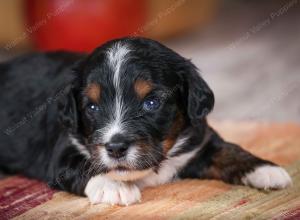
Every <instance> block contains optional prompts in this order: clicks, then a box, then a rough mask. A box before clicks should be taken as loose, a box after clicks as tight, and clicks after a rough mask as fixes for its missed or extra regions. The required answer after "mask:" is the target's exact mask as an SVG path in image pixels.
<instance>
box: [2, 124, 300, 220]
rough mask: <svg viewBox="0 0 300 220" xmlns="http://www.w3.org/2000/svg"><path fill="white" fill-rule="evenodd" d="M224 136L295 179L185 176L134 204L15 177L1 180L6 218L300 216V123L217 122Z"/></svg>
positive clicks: (254, 217) (287, 217)
mask: <svg viewBox="0 0 300 220" xmlns="http://www.w3.org/2000/svg"><path fill="white" fill-rule="evenodd" d="M212 124H213V127H215V128H216V130H217V131H219V132H220V133H221V134H222V136H223V137H224V138H225V139H227V140H229V141H233V142H236V143H239V144H241V145H242V146H243V147H244V148H246V149H247V150H249V151H250V152H252V153H255V154H256V155H259V156H261V157H263V158H265V159H270V160H273V161H275V162H277V163H279V164H281V165H283V166H284V167H286V168H287V170H288V172H289V173H290V174H291V176H292V178H293V181H294V184H293V186H292V187H290V188H289V189H286V190H281V191H268V192H265V191H259V190H255V189H251V188H248V187H244V186H232V185H228V184H225V183H223V182H220V181H209V180H184V181H180V182H176V183H171V184H166V185H163V186H159V187H155V188H148V189H146V190H144V191H143V193H142V202H141V203H139V204H135V205H131V206H128V207H120V206H110V205H106V204H99V205H90V204H89V202H88V200H87V199H86V198H81V197H77V196H74V195H71V194H68V193H65V192H59V191H54V190H51V189H49V188H48V187H47V185H46V184H44V183H41V182H39V181H36V180H29V179H27V178H24V177H21V176H13V177H9V178H6V179H4V180H1V181H0V219H10V218H16V219H122V220H126V219H130V220H134V219H143V220H145V219H300V126H299V125H295V124H263V123H253V122H250V123H246V122H245V123H241V122H239V123H233V122H222V123H220V122H218V123H216V122H212Z"/></svg>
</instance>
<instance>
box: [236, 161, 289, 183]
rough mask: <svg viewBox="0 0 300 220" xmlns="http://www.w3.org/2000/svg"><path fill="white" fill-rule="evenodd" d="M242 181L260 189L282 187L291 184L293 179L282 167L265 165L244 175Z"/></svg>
mask: <svg viewBox="0 0 300 220" xmlns="http://www.w3.org/2000/svg"><path fill="white" fill-rule="evenodd" d="M242 182H243V183H244V184H245V185H249V186H252V187H255V188H258V189H282V188H285V187H287V186H289V185H291V184H292V179H291V177H290V175H289V174H288V173H287V172H286V171H285V170H284V169H283V168H282V167H279V166H272V165H263V166H260V167H258V168H256V169H255V170H254V171H253V172H250V173H248V174H247V175H246V176H245V177H243V178H242Z"/></svg>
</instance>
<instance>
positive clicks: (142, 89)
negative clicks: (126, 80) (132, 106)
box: [134, 79, 153, 99]
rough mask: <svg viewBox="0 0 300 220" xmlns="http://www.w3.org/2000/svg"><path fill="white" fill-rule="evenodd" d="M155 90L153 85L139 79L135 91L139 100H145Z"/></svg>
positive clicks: (135, 84)
mask: <svg viewBox="0 0 300 220" xmlns="http://www.w3.org/2000/svg"><path fill="white" fill-rule="evenodd" d="M152 89H153V86H152V83H151V82H149V81H146V80H141V79H138V80H136V81H135V83H134V90H135V92H136V94H137V95H138V97H139V98H141V99H142V98H144V97H145V96H146V95H147V94H148V93H149V92H150V91H151V90H152Z"/></svg>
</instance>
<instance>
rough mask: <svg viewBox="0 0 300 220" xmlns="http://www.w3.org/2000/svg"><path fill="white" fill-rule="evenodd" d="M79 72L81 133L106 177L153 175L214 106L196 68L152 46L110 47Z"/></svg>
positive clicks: (130, 42) (135, 42)
mask: <svg viewBox="0 0 300 220" xmlns="http://www.w3.org/2000/svg"><path fill="white" fill-rule="evenodd" d="M78 71H79V72H80V73H79V74H80V86H79V87H78V88H77V95H76V98H75V100H76V102H77V108H78V109H77V110H76V111H77V112H78V117H77V120H78V122H77V123H78V127H79V128H80V129H79V130H78V132H79V133H81V134H82V136H83V137H84V140H85V145H86V147H87V150H88V151H89V152H90V154H91V157H92V159H93V160H95V161H99V163H101V165H102V166H103V167H105V169H106V171H107V172H108V173H112V172H127V173H128V172H133V171H145V170H149V169H151V168H153V169H155V168H156V167H158V166H159V164H160V163H161V161H162V160H164V159H165V157H166V154H167V152H168V151H169V150H170V149H171V148H172V146H173V145H174V143H175V142H176V138H177V137H178V136H179V135H180V133H181V132H182V131H183V129H185V128H186V127H188V126H194V127H197V126H198V125H199V124H198V123H201V119H202V118H203V117H204V116H205V115H206V114H207V113H208V112H209V111H210V110H211V108H212V106H213V95H212V93H211V91H210V89H209V88H208V87H207V85H206V83H205V82H204V81H203V80H202V79H201V78H200V77H199V76H198V74H197V72H196V71H195V68H194V66H193V65H192V64H191V63H190V62H189V61H187V60H186V59H184V58H182V57H180V56H179V55H177V54H176V53H174V52H173V51H171V50H170V49H168V48H166V47H164V46H162V45H161V44H159V43H157V42H154V41H151V40H147V39H141V38H126V39H121V40H116V41H112V42H109V43H107V44H105V45H103V46H102V47H100V48H98V49H96V50H95V51H94V52H93V53H92V54H91V55H90V56H89V57H88V58H87V60H86V61H85V62H84V63H83V64H82V66H81V67H80V68H79V70H78Z"/></svg>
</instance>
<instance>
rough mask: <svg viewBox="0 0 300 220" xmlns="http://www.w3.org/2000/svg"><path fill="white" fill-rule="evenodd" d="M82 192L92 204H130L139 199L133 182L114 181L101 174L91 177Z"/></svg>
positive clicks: (138, 193)
mask: <svg viewBox="0 0 300 220" xmlns="http://www.w3.org/2000/svg"><path fill="white" fill-rule="evenodd" d="M84 193H85V194H86V195H87V197H88V198H89V200H90V202H91V203H92V204H98V203H108V204H112V205H114V204H118V205H130V204H132V203H136V202H139V201H140V200H141V193H140V190H139V188H138V187H137V186H136V185H134V184H133V183H126V182H120V181H114V180H111V179H109V178H107V177H105V176H103V175H97V176H94V177H92V178H91V179H90V180H89V182H88V183H87V185H86V187H85V190H84Z"/></svg>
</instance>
